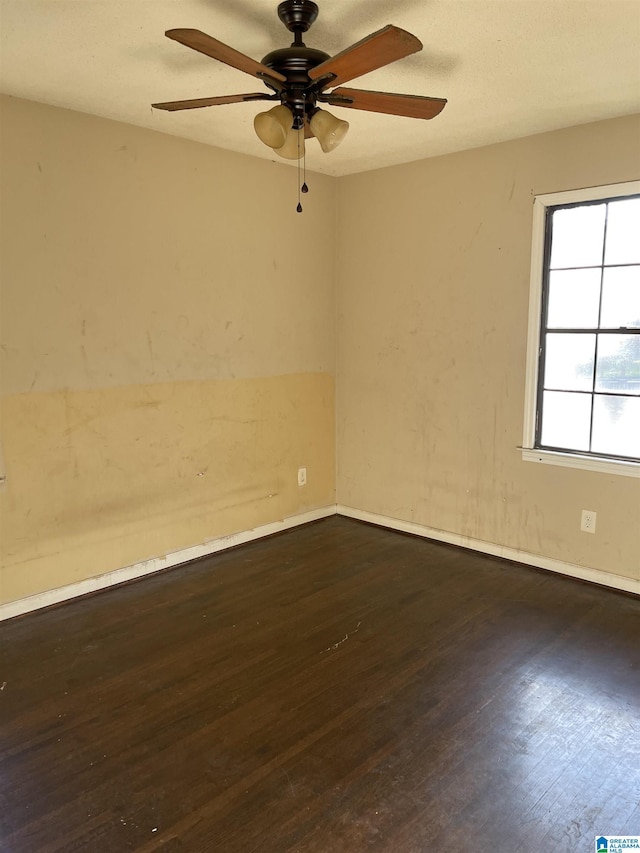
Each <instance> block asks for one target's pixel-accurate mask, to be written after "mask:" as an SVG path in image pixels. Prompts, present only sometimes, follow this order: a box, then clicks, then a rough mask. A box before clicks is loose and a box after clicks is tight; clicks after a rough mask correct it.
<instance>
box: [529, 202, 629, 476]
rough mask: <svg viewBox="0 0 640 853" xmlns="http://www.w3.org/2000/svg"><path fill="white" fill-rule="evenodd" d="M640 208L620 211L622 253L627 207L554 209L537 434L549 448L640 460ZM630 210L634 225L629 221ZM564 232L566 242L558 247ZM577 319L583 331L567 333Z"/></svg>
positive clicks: (548, 222) (550, 223) (622, 217)
mask: <svg viewBox="0 0 640 853" xmlns="http://www.w3.org/2000/svg"><path fill="white" fill-rule="evenodd" d="M627 200H628V199H627ZM631 200H633V201H635V202H636V205H635V208H629V207H628V206H627V208H626V209H624V210H623V209H621V208H620V207H618V208H616V211H617V212H616V223H617V224H616V225H614V226H612V227H613V228H614V230H615V229H617V231H616V232H615V235H614V239H613V242H612V244H611V245H613V249H612V248H611V246H610V244H609V242H608V238H609V226H610V210H611V204H612V203H613V204H615V203H616V202H617V199H607V200H598V201H597V202H594V203H593V204H591V205H589V204H587V205H585V204H582V205H579V204H574V205H563V206H558V207H550V208H548V210H547V219H546V231H545V253H544V281H543V304H542V327H541V330H540V331H541V336H540V348H539V369H538V405H537V414H536V436H535V446H536V447H538V448H540V449H548V450H556V451H565V452H567V451H569V452H574V453H580V454H586V455H593V456H598V457H609V458H613V459H626V460H632V461H638V459H639V458H640V317H638V318H636V317H635V313H637V306H638V305H639V304H640V301H639V300H640V257H638V253H637V252H636V250H635V249H634V248H633V247H631V248H630V247H629V246H628V245H627V243H628V242H629V241H630V239H631V238H630V235H631V234H632V233H634V228H635V222H634V219H633V217H634V216H635V217H637V216H638V210H639V209H640V208H639V207H638V203H640V196H633V197H631ZM576 208H578V211H577V215H576V216H575V217H573V216H572V213H571V211H572V209H576ZM585 208H590V209H588V210H585ZM630 209H631V220H630V221H631V225H629V220H628V217H627V220H625V216H626V215H627V213H628V211H629V210H630ZM556 215H558V216H559V218H558V221H557V222H556ZM573 222H575V226H576V227H575V230H574V231H572V228H573V224H572V223H573ZM621 223H622V224H621ZM556 225H558V234H559V242H558V243H557V245H555V246H554V243H553V240H554V227H555V226H556ZM621 229H622V230H621ZM621 233H622V238H621V237H620V234H621ZM636 239H637V238H636ZM625 240H626V242H625ZM596 241H597V245H596ZM634 242H635V239H634ZM634 252H635V254H634ZM607 253H609V255H610V257H611V255H614V257H611V260H612V261H613V262H611V263H607V262H606V259H607ZM621 256H622V257H621ZM554 258H555V263H552V261H553V260H554ZM598 259H599V261H600V262H599V263H597V261H598ZM582 261H584V262H582ZM609 270H622V272H620V273H617V272H616V273H610V274H608V271H609ZM588 271H591V272H588ZM636 272H637V275H636ZM551 273H554V274H556V276H555V278H554V277H552V276H551ZM558 273H559V275H560V276H562V277H561V278H559V277H558V276H557V274H558ZM596 273H599V275H597V278H596V280H595V281H594V280H593V275H594V274H596ZM565 275H568V276H571V275H573V276H574V277H573V278H565ZM576 276H577V278H576ZM620 276H623V278H620ZM589 282H591V283H589ZM596 288H597V293H596ZM585 299H586V300H587V302H586V303H585ZM605 299H606V300H607V308H606V316H605V315H604V305H605ZM596 300H597V301H596ZM589 302H590V304H591V305H592V308H589V307H588V305H589ZM552 311H553V314H551V312H552ZM596 316H597V324H596V323H594V321H595V320H596ZM563 320H564V321H565V322H564V323H563V322H562V321H563ZM580 320H582V321H583V322H582V323H580ZM585 320H587V321H588V320H591V322H587V323H585V322H584V321H585ZM572 321H573V322H576V321H577V322H576V325H579V328H576V327H572V326H569V325H566V324H567V323H568V322H572ZM603 321H606V322H607V325H606V326H603ZM553 323H555V324H556V325H553ZM614 323H615V325H614ZM618 324H619V325H618ZM636 434H637V437H636Z"/></svg>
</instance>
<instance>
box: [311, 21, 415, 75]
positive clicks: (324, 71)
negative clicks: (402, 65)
mask: <svg viewBox="0 0 640 853" xmlns="http://www.w3.org/2000/svg"><path fill="white" fill-rule="evenodd" d="M419 50H422V42H421V41H420V39H418V38H416V37H415V36H414V35H412V34H411V33H408V32H407V31H406V30H401V29H400V28H399V27H394V26H392V25H391V24H389V25H388V26H386V27H383V28H382V29H381V30H378V31H377V32H375V33H372V34H371V35H370V36H367V37H366V38H363V39H362V40H361V41H359V42H356V43H355V44H352V45H351V47H348V48H347V49H346V50H343V51H341V52H340V53H336V55H335V56H332V57H330V58H329V59H327V60H325V62H322V63H320V65H316V67H315V68H312V69H311V70H310V71H309V77H311V79H312V80H318V79H319V78H321V77H324V76H325V75H335V77H332V78H331V79H330V80H328V81H327V84H326V85H327V86H337V85H338V84H339V83H345V82H346V81H347V80H353V78H354V77H360V76H361V75H362V74H368V73H369V71H375V70H376V68H382V67H383V66H384V65H389V63H390V62H395V61H396V60H397V59H403V57H405V56H409V55H410V54H412V53H416V52H417V51H419Z"/></svg>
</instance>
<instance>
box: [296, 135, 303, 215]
mask: <svg viewBox="0 0 640 853" xmlns="http://www.w3.org/2000/svg"><path fill="white" fill-rule="evenodd" d="M296 132H297V134H298V140H297V142H298V163H297V166H298V206H297V207H296V210H297V211H298V213H302V205H301V204H300V129H298V130H297V131H296Z"/></svg>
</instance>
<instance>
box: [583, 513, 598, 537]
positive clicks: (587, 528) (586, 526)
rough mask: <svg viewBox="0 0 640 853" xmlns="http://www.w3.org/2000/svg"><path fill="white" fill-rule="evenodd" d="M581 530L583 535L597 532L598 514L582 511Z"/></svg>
mask: <svg viewBox="0 0 640 853" xmlns="http://www.w3.org/2000/svg"><path fill="white" fill-rule="evenodd" d="M580 530H582V532H583V533H595V532H596V513H595V512H594V511H593V510H592V509H583V510H582V520H581V522H580Z"/></svg>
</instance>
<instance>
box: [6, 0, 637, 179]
mask: <svg viewBox="0 0 640 853" xmlns="http://www.w3.org/2000/svg"><path fill="white" fill-rule="evenodd" d="M276 6H277V2H271V1H270V0H125V1H124V2H121V0H108V1H107V0H105V1H104V2H103V0H0V51H1V52H0V90H1V91H2V92H5V93H7V94H10V95H15V96H17V97H22V98H28V99H30V100H34V101H41V102H43V103H46V104H53V105H55V106H60V107H68V108H70V109H74V110H80V111H81V112H85V113H92V114H94V115H99V116H105V117H107V118H112V119H117V120H119V121H124V122H128V123H130V124H135V125H139V126H141V127H149V128H152V129H154V130H157V131H161V132H163V133H170V134H174V135H176V136H182V137H185V138H187V139H194V140H197V141H199V142H205V143H209V144H211V145H216V146H218V147H221V148H227V149H230V150H232V151H238V152H241V153H244V154H250V155H253V156H257V157H264V158H267V159H271V160H277V161H278V162H280V163H282V162H283V161H282V160H280V158H278V157H276V156H275V155H274V154H273V153H272V152H271V151H270V150H269V149H268V148H266V147H265V146H264V145H262V143H261V142H259V140H258V139H257V137H256V136H255V134H254V132H253V126H252V123H253V116H254V115H255V114H256V112H258V111H260V110H261V109H266V108H268V105H266V106H264V105H262V104H255V103H254V104H251V103H247V104H232V105H226V106H216V107H209V108H207V109H201V110H189V111H186V112H176V113H167V112H161V111H153V110H152V109H151V107H150V104H151V103H152V102H153V101H168V100H175V99H182V98H197V97H207V96H213V95H222V94H229V93H231V94H235V93H238V92H252V91H259V90H260V87H261V85H262V84H261V83H259V82H258V81H256V80H255V78H253V77H250V76H249V75H246V74H243V73H242V72H240V71H237V70H235V69H232V68H229V67H227V66H225V65H223V64H221V63H219V62H216V61H215V60H213V59H209V58H207V57H205V56H202V55H201V54H199V53H196V52H194V51H192V50H189V49H188V48H186V47H184V46H182V45H180V44H177V43H175V42H173V41H171V40H169V39H167V38H165V37H164V35H163V34H164V31H165V30H166V29H169V28H173V27H194V28H197V29H201V30H203V31H204V32H207V33H209V34H210V35H213V36H215V37H216V38H217V39H219V40H221V41H223V42H225V43H226V44H229V45H231V46H233V47H235V48H236V49H238V50H240V51H242V52H243V53H246V54H248V55H250V56H252V57H254V58H255V59H258V60H260V59H262V57H263V56H264V55H265V54H266V53H268V52H269V51H270V50H272V49H274V48H275V47H285V46H287V45H288V44H289V43H290V41H291V36H290V34H289V33H288V32H287V30H286V29H285V28H284V26H283V25H282V24H281V23H280V21H279V20H278V18H277V15H276ZM319 6H320V15H319V17H318V20H317V21H316V23H315V24H314V25H313V27H312V28H311V30H310V31H309V33H307V34H306V36H305V42H306V44H308V45H309V46H310V47H317V48H320V49H322V50H325V51H326V52H327V53H330V54H333V53H337V52H338V51H340V50H343V49H344V48H345V47H347V46H348V45H350V44H352V43H353V42H355V41H358V40H359V39H361V38H363V37H364V36H366V35H368V34H369V33H371V32H373V31H375V30H378V29H380V28H381V27H383V26H384V25H385V24H395V25H396V26H399V27H402V28H404V29H407V30H409V31H410V32H412V33H414V34H415V35H417V36H418V38H419V39H420V40H421V41H422V42H423V44H424V50H423V51H422V52H421V53H418V54H415V55H414V56H410V57H408V58H406V59H403V60H400V61H399V62H397V63H394V64H393V65H389V66H387V67H386V68H382V69H380V70H378V71H375V72H373V73H371V74H368V75H366V76H364V77H361V78H358V79H357V80H353V81H351V82H350V83H349V84H348V85H349V86H351V87H353V88H363V89H377V90H384V91H391V92H402V93H408V94H419V95H431V96H435V97H444V98H447V99H448V101H449V103H448V104H447V106H446V107H445V109H444V111H443V113H442V114H441V115H440V116H438V117H437V118H435V119H433V120H431V121H422V120H419V119H409V118H397V117H393V116H383V115H378V114H372V113H365V112H361V111H356V110H345V109H340V108H338V107H331V108H330V110H331V112H333V113H334V114H335V115H339V116H340V117H341V118H345V119H347V120H348V121H349V122H350V124H351V128H350V131H349V134H348V136H347V137H346V139H345V140H344V142H343V143H342V145H341V146H340V147H339V148H338V149H336V150H335V151H333V152H331V153H330V154H323V153H322V152H321V151H320V149H319V147H318V145H317V143H316V142H315V141H311V142H310V143H309V144H308V145H307V168H308V169H310V170H312V171H317V172H324V173H326V174H330V175H344V174H349V173H353V172H360V171H365V170H368V169H375V168H379V167H382V166H389V165H393V164H397V163H404V162H408V161H411V160H418V159H422V158H424V157H430V156H433V155H437V154H444V153H448V152H452V151H459V150H462V149H465V148H474V147H477V146H480V145H486V144H489V143H492V142H498V141H502V140H506V139H514V138H517V137H520V136H527V135H529V134H532V133H539V132H542V131H545V130H552V129H556V128H560V127H568V126H571V125H575V124H581V123H585V122H589V121H596V120H599V119H605V118H611V117H614V116H619V115H626V114H628V113H633V112H638V111H640V0H319Z"/></svg>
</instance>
